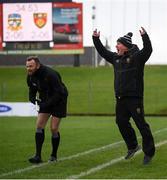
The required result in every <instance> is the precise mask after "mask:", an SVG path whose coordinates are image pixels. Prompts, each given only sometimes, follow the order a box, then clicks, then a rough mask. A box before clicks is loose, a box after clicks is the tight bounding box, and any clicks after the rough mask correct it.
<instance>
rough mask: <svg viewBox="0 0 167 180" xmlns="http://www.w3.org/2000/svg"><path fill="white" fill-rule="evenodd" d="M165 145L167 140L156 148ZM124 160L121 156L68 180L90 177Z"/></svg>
mask: <svg viewBox="0 0 167 180" xmlns="http://www.w3.org/2000/svg"><path fill="white" fill-rule="evenodd" d="M164 144H167V140H165V141H162V142H159V143H157V144H156V145H155V146H156V147H160V146H162V145H164ZM140 153H142V150H139V151H138V152H136V155H137V154H140ZM122 160H124V157H123V156H121V157H119V158H116V159H112V160H111V161H109V162H107V163H103V164H100V165H98V166H96V167H93V168H91V169H89V170H87V171H84V172H81V173H80V174H76V175H71V176H70V177H68V178H67V179H78V178H81V177H83V176H87V175H90V174H92V173H95V172H97V171H100V170H102V169H104V168H106V167H109V166H112V165H114V164H116V163H118V162H120V161H122Z"/></svg>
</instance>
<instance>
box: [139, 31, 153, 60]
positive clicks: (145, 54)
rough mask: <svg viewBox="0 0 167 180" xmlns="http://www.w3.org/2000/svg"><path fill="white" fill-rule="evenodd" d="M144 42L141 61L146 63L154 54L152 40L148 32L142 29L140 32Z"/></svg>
mask: <svg viewBox="0 0 167 180" xmlns="http://www.w3.org/2000/svg"><path fill="white" fill-rule="evenodd" d="M139 32H140V34H141V37H142V40H143V49H141V50H140V53H139V54H140V60H141V61H143V62H144V63H145V62H146V61H147V60H148V59H149V57H150V55H151V53H152V45H151V41H150V38H149V36H148V34H147V32H146V30H145V29H144V28H143V27H141V30H139Z"/></svg>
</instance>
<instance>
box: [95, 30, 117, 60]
mask: <svg viewBox="0 0 167 180" xmlns="http://www.w3.org/2000/svg"><path fill="white" fill-rule="evenodd" d="M92 38H93V43H94V45H95V48H96V50H97V51H98V53H99V54H100V56H102V57H103V58H104V59H105V60H106V61H108V62H110V63H112V61H113V57H114V54H115V53H113V52H111V51H109V50H107V49H106V48H105V47H104V46H103V44H102V43H101V41H100V31H98V32H97V29H95V30H94V31H93V35H92Z"/></svg>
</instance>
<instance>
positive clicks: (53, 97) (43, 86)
mask: <svg viewBox="0 0 167 180" xmlns="http://www.w3.org/2000/svg"><path fill="white" fill-rule="evenodd" d="M27 84H28V86H29V100H30V101H31V102H32V103H33V104H35V100H36V94H37V92H38V93H39V99H40V100H41V102H43V103H46V105H49V106H50V105H54V104H55V103H58V102H59V101H60V100H61V99H62V98H66V97H67V95H68V91H67V88H66V86H65V85H64V83H63V82H62V80H61V77H60V75H59V73H58V72H57V71H54V70H53V69H51V68H49V67H47V66H44V65H42V64H41V65H40V68H39V69H38V70H37V71H36V72H35V73H34V74H33V75H28V76H27Z"/></svg>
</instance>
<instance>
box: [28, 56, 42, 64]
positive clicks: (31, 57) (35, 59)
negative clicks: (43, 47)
mask: <svg viewBox="0 0 167 180" xmlns="http://www.w3.org/2000/svg"><path fill="white" fill-rule="evenodd" d="M31 60H34V61H35V63H36V64H40V61H39V58H38V57H37V56H29V57H28V58H27V61H31Z"/></svg>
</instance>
